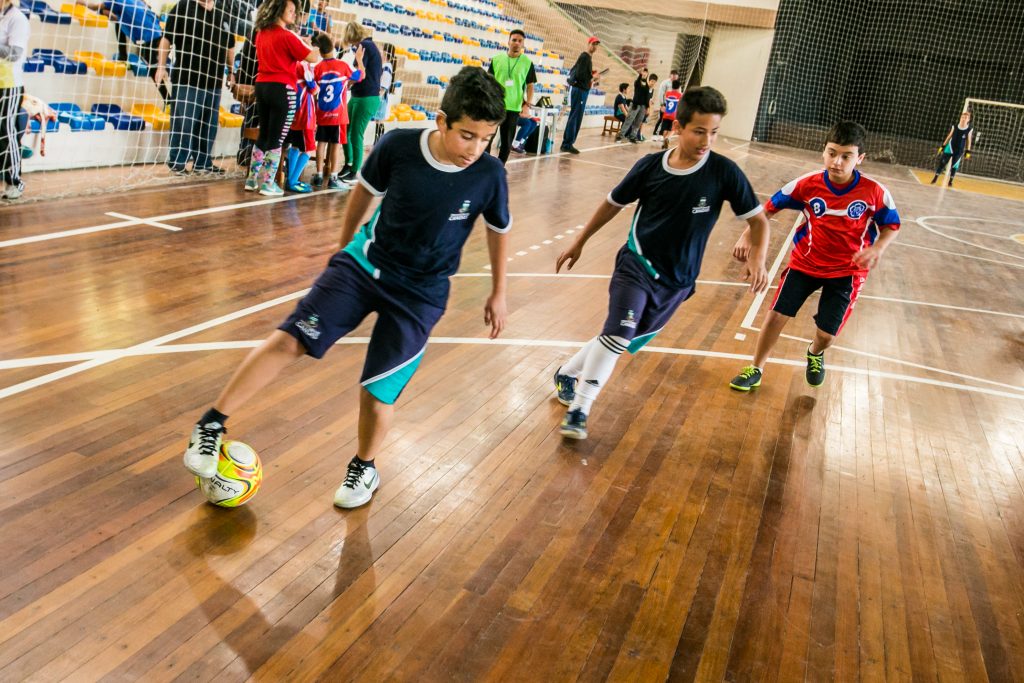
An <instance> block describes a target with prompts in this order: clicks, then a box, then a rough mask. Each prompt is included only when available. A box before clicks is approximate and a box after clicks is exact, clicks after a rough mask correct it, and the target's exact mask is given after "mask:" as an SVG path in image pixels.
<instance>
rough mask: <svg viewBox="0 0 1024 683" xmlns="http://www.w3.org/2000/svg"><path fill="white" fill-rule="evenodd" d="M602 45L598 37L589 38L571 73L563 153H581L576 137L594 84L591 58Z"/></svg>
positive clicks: (563, 134)
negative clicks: (576, 145)
mask: <svg viewBox="0 0 1024 683" xmlns="http://www.w3.org/2000/svg"><path fill="white" fill-rule="evenodd" d="M600 44H601V41H600V39H598V37H597V36H590V37H589V38H587V49H586V50H584V51H583V52H581V53H580V56H579V57H577V58H576V63H575V64H573V65H572V69H571V70H570V71H569V118H568V119H567V120H566V122H565V132H564V133H562V147H561V149H562V151H563V152H569V153H570V154H579V153H580V151H579V150H578V149H576V147H575V146H574V144H575V142H576V136H577V135H579V134H580V126H581V125H582V124H583V111H584V109H586V106H587V96H588V95H589V94H590V88H591V86H592V85H593V83H594V60H593V59H592V58H591V55H593V54H594V53H595V52H596V51H597V46H598V45H600Z"/></svg>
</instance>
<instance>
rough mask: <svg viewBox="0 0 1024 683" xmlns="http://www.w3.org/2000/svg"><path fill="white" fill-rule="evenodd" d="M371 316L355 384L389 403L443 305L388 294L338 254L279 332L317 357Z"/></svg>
mask: <svg viewBox="0 0 1024 683" xmlns="http://www.w3.org/2000/svg"><path fill="white" fill-rule="evenodd" d="M374 312H375V313H377V323H376V324H375V325H374V326H373V332H372V333H371V334H370V343H369V345H368V346H367V349H366V361H365V362H364V363H363V375H362V377H361V378H360V380H359V381H360V383H361V384H362V385H363V386H364V387H366V390H367V391H369V392H370V393H371V394H373V396H374V397H375V398H376V399H377V400H379V401H381V402H382V403H388V404H391V403H394V402H395V401H397V400H398V396H399V395H400V394H401V393H402V389H404V388H405V385H406V384H408V383H409V380H410V379H411V378H412V375H413V373H414V372H416V368H417V367H418V366H419V364H420V360H421V359H422V358H423V352H424V351H425V350H426V347H427V338H428V337H429V336H430V331H431V330H432V329H433V328H434V325H436V324H437V321H438V320H440V319H441V316H442V315H443V314H444V306H443V305H434V304H431V303H428V302H425V301H420V300H416V299H412V298H409V297H407V296H402V295H401V292H395V291H390V290H388V289H387V288H385V287H383V286H382V285H381V283H380V282H378V281H377V280H374V279H373V277H372V276H371V275H370V274H369V273H367V272H366V271H365V270H363V269H362V268H360V267H359V264H357V263H356V262H355V259H353V258H352V257H351V256H349V255H348V254H345V253H344V252H338V253H337V254H335V255H334V256H332V257H331V260H330V263H328V264H327V269H326V270H325V271H324V272H323V273H321V274H320V277H318V278H317V280H316V282H315V283H313V288H312V289H310V291H309V293H308V294H306V296H305V297H303V299H302V300H301V301H300V302H299V303H298V305H297V306H296V307H295V310H294V311H293V312H292V314H291V315H290V316H288V319H287V320H285V321H284V322H283V323H281V326H280V327H278V329H279V330H283V331H284V332H287V333H288V334H290V335H292V336H293V337H295V338H296V339H298V340H299V342H300V343H301V344H302V345H303V346H304V347H306V353H308V354H309V355H310V356H312V357H313V358H322V357H323V355H324V354H325V353H327V350H328V349H329V348H331V346H333V345H334V342H336V341H338V340H339V339H341V338H342V337H344V336H345V335H346V334H348V333H349V332H351V331H352V330H354V329H355V328H356V327H358V326H359V324H360V323H362V322H363V319H365V318H366V316H367V315H369V314H370V313H374Z"/></svg>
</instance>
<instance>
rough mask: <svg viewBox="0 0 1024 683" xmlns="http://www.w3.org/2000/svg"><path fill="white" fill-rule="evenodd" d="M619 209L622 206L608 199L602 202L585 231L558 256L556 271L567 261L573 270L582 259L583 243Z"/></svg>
mask: <svg viewBox="0 0 1024 683" xmlns="http://www.w3.org/2000/svg"><path fill="white" fill-rule="evenodd" d="M619 211H622V207H621V206H616V205H615V204H612V203H611V202H609V201H608V200H607V199H605V200H604V201H603V202H601V205H600V206H599V207H597V211H595V212H594V215H593V216H591V217H590V220H589V221H587V224H586V225H585V226H584V227H583V231H582V232H581V233H580V234H579V235H578V236H577V237H576V241H575V242H574V243H573V245H572V246H571V247H569V248H568V249H566V250H565V251H563V252H562V253H561V255H560V256H559V257H558V260H557V261H556V262H555V272H556V273H557V272H558V271H560V270H561V269H562V266H563V265H565V264H566V263H568V265H567V267H566V270H572V267H573V266H574V265H576V262H577V261H579V260H580V256H581V255H582V254H583V245H584V244H586V243H587V240H589V239H590V238H591V237H593V236H594V233H596V232H597V231H598V230H600V229H601V228H603V227H604V226H605V224H606V223H607V222H608V221H610V220H611V219H613V218H615V216H617V215H618V213H619Z"/></svg>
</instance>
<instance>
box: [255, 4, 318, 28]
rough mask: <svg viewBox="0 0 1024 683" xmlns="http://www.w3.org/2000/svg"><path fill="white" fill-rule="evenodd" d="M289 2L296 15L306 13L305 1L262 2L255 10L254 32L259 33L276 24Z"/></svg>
mask: <svg viewBox="0 0 1024 683" xmlns="http://www.w3.org/2000/svg"><path fill="white" fill-rule="evenodd" d="M289 2H290V3H292V4H293V5H295V13H296V15H298V14H302V13H304V12H305V11H306V8H307V3H306V1H305V0H263V3H262V4H260V7H259V9H257V10H256V20H255V21H254V22H253V26H254V27H255V28H256V30H257V31H260V30H262V29H265V28H270V27H271V26H273V25H274V24H276V23H277V20H278V19H280V18H281V15H282V14H284V9H285V7H287V6H288V3H289Z"/></svg>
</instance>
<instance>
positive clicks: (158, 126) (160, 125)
mask: <svg viewBox="0 0 1024 683" xmlns="http://www.w3.org/2000/svg"><path fill="white" fill-rule="evenodd" d="M132 116H140V117H142V118H143V119H144V120H145V121H146V122H147V123H149V125H150V126H152V128H153V130H167V129H168V128H170V127H171V115H170V114H168V113H167V112H165V111H164V110H163V109H161V108H160V107H158V106H157V105H155V104H136V105H132Z"/></svg>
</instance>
